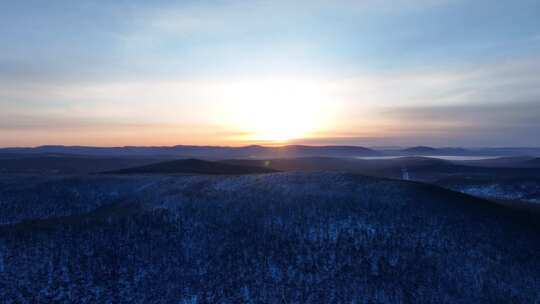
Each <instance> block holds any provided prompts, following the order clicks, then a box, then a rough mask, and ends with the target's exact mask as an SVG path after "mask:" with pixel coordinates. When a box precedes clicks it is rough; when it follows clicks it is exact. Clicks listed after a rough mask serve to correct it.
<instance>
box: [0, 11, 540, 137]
mask: <svg viewBox="0 0 540 304" xmlns="http://www.w3.org/2000/svg"><path fill="white" fill-rule="evenodd" d="M0 38H1V41H2V43H1V44H0V109H1V110H2V111H0V146H29V145H30V146H31V145H40V144H85V145H173V144H227V145H242V144H250V143H267V142H268V143H273V142H276V141H279V142H285V140H287V141H288V142H295V143H310V144H358V145H381V144H382V145H386V144H387V145H416V144H425V145H436V146H540V137H539V136H537V133H538V131H540V122H538V121H540V119H538V118H539V117H540V76H539V75H540V73H538V71H540V2H538V1H524V0H523V1H459V0H456V1H452V0H417V1H412V0H396V1H374V0H365V1H347V0H338V1H322V0H315V1H304V0H301V1H294V3H292V1H281V0H277V1H152V2H151V3H150V2H148V1H3V2H1V3H0Z"/></svg>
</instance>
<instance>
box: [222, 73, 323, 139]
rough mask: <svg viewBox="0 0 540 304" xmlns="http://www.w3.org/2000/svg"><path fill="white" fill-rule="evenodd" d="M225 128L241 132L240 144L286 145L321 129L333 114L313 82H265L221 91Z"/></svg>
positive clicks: (253, 82) (317, 86)
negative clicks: (251, 142) (260, 142)
mask: <svg viewBox="0 0 540 304" xmlns="http://www.w3.org/2000/svg"><path fill="white" fill-rule="evenodd" d="M221 94H222V96H223V98H224V104H225V105H226V107H225V108H226V112H227V115H226V116H227V117H228V118H229V119H230V121H229V122H228V124H229V125H232V126H234V127H235V128H236V129H238V130H241V131H243V132H245V133H246V134H247V135H246V136H245V138H243V139H244V140H249V141H264V142H276V143H280V142H286V141H288V140H291V139H297V138H306V137H310V136H311V134H312V133H314V132H317V131H320V130H321V129H324V127H325V126H326V124H327V122H328V120H329V117H330V115H331V114H332V112H333V109H332V107H331V103H329V102H328V98H326V96H327V94H326V92H324V90H323V89H322V88H321V86H320V85H317V83H315V82H309V81H298V80H268V81H250V82H240V83H234V84H231V85H228V86H226V87H224V88H223V91H222V93H221Z"/></svg>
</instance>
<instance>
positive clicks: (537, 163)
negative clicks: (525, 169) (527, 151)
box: [524, 157, 540, 168]
mask: <svg viewBox="0 0 540 304" xmlns="http://www.w3.org/2000/svg"><path fill="white" fill-rule="evenodd" d="M524 164H525V165H526V166H531V167H536V168H540V157H537V158H534V159H530V160H527V161H524Z"/></svg>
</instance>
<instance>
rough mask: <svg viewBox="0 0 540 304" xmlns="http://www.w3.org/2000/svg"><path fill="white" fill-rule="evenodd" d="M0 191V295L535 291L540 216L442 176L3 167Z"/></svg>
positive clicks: (246, 297) (281, 297) (296, 299)
mask: <svg viewBox="0 0 540 304" xmlns="http://www.w3.org/2000/svg"><path fill="white" fill-rule="evenodd" d="M0 202H1V205H2V208H0V217H1V218H2V219H9V218H10V216H9V215H13V214H18V215H19V217H20V218H19V220H17V221H12V222H8V221H6V220H4V221H3V224H2V225H1V226H0V288H1V290H2V300H3V303H53V302H54V303H175V304H177V303H535V302H538V301H540V280H539V279H538V274H539V273H540V260H539V259H538V258H537V255H538V252H540V239H539V238H538V233H539V232H540V229H539V227H538V224H537V223H538V219H537V218H533V217H531V216H529V215H527V214H525V213H521V212H519V211H513V210H511V209H507V208H504V207H500V206H497V205H494V204H491V203H489V202H487V201H483V200H479V199H475V198H473V197H470V196H467V195H463V194H459V193H455V192H451V191H449V190H444V189H441V188H438V187H436V186H430V185H425V184H419V183H414V182H404V181H394V180H386V179H378V178H369V177H362V176H357V175H350V174H341V173H275V174H265V175H244V176H202V175H197V176H85V177H69V178H61V177H55V178H53V179H47V178H45V177H34V178H32V177H28V176H18V177H13V178H12V179H9V178H7V177H5V176H4V177H2V178H1V179H0ZM89 202H94V204H90V203H89ZM15 211H16V212H15ZM23 215H24V216H23Z"/></svg>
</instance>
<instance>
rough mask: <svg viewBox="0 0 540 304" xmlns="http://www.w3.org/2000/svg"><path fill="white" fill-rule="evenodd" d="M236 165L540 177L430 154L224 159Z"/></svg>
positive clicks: (426, 177) (418, 176)
mask: <svg viewBox="0 0 540 304" xmlns="http://www.w3.org/2000/svg"><path fill="white" fill-rule="evenodd" d="M224 162H227V163H231V164H238V165H251V166H260V167H263V166H264V167H267V168H271V169H275V170H279V171H323V170H324V171H342V172H348V173H357V174H363V175H370V176H377V177H387V178H398V179H400V178H402V173H403V169H406V170H407V171H408V172H409V175H410V176H411V178H412V179H415V180H420V181H426V182H433V181H436V180H438V179H442V178H446V177H449V176H453V177H456V176H459V177H462V178H470V177H473V176H482V177H486V176H493V177H498V178H518V177H522V178H524V177H540V171H539V170H537V169H535V168H532V167H529V168H527V167H522V168H511V167H487V166H472V165H463V164H462V163H466V164H468V162H463V161H448V160H442V159H437V158H430V157H399V158H391V159H346V158H323V157H315V158H295V159H269V160H226V161H224Z"/></svg>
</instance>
